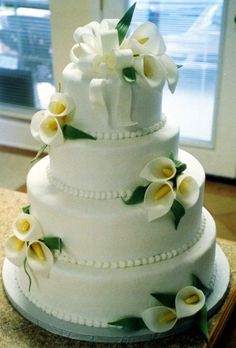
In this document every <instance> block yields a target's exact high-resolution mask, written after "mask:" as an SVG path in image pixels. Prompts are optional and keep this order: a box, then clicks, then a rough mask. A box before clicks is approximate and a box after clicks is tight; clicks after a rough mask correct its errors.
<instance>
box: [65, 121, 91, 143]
mask: <svg viewBox="0 0 236 348" xmlns="http://www.w3.org/2000/svg"><path fill="white" fill-rule="evenodd" d="M63 135H64V138H65V139H71V140H74V139H93V140H96V138H95V137H93V136H92V135H90V134H88V133H85V132H83V131H81V130H80V129H77V128H75V127H73V126H70V125H68V124H66V125H65V126H64V127H63Z"/></svg>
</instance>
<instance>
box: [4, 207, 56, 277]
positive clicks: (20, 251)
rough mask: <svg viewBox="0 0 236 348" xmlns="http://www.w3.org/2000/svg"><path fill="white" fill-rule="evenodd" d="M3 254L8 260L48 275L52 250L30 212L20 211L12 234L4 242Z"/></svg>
mask: <svg viewBox="0 0 236 348" xmlns="http://www.w3.org/2000/svg"><path fill="white" fill-rule="evenodd" d="M5 255H6V257H7V258H8V260H9V261H10V262H12V263H13V264H14V265H16V266H18V267H20V266H22V265H24V266H25V263H26V262H27V265H28V266H29V268H30V269H31V270H32V271H33V272H36V273H37V274H40V275H41V276H44V277H48V276H49V273H50V270H51V267H52V265H53V263H54V257H53V254H52V251H51V250H50V249H49V248H48V247H47V246H46V244H45V243H44V234H43V231H42V228H41V226H40V223H39V222H38V220H37V219H36V218H35V217H34V216H33V215H32V214H26V213H22V214H20V215H18V217H17V219H16V220H15V222H14V223H13V235H11V236H10V237H9V238H8V239H7V240H6V243H5Z"/></svg>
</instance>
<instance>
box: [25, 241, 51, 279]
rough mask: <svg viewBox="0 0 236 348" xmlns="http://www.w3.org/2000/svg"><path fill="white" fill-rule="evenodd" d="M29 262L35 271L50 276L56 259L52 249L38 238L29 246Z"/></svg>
mask: <svg viewBox="0 0 236 348" xmlns="http://www.w3.org/2000/svg"><path fill="white" fill-rule="evenodd" d="M27 262H28V265H29V267H30V268H31V269H32V270H33V271H35V272H37V273H38V274H40V275H42V276H44V277H48V275H49V273H50V270H51V268H52V265H53V262H54V260H53V255H52V252H51V250H50V249H49V248H48V247H47V246H46V245H45V244H44V243H43V242H41V241H39V240H36V241H33V242H31V243H30V244H29V246H28V249H27Z"/></svg>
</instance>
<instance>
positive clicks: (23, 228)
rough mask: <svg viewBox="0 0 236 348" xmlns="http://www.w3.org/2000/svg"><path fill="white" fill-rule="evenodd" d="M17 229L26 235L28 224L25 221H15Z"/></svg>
mask: <svg viewBox="0 0 236 348" xmlns="http://www.w3.org/2000/svg"><path fill="white" fill-rule="evenodd" d="M17 228H18V230H19V231H20V232H21V233H27V232H28V231H29V229H30V222H29V221H28V220H26V219H21V220H19V221H17Z"/></svg>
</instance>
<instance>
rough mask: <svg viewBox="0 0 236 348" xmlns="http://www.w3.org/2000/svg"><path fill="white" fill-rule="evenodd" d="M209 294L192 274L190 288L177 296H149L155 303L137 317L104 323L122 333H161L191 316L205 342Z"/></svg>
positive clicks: (208, 290)
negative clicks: (132, 331)
mask: <svg viewBox="0 0 236 348" xmlns="http://www.w3.org/2000/svg"><path fill="white" fill-rule="evenodd" d="M211 293H212V289H211V288H208V287H207V286H205V285H204V284H203V283H202V282H201V280H200V279H199V278H198V277H197V276H195V275H192V285H189V286H185V287H183V288H182V289H180V290H179V291H178V292H177V294H174V293H152V294H151V296H153V297H154V298H155V299H156V300H157V301H158V304H157V305H156V306H153V307H150V308H147V309H145V310H144V311H143V312H142V313H141V314H140V316H139V317H134V316H133V317H125V318H121V319H119V320H116V321H113V322H110V323H108V324H109V325H111V326H115V327H119V328H123V329H125V330H141V329H149V330H150V331H152V332H154V333H160V334H161V333H164V332H167V331H170V330H171V329H173V328H174V327H175V325H176V324H177V323H178V321H180V320H185V319H186V318H189V317H192V318H193V319H194V320H195V322H196V323H197V324H198V327H199V329H200V331H201V333H202V334H203V336H204V337H205V339H206V340H207V339H208V324H207V306H206V299H207V297H208V296H209V295H210V294H211Z"/></svg>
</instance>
